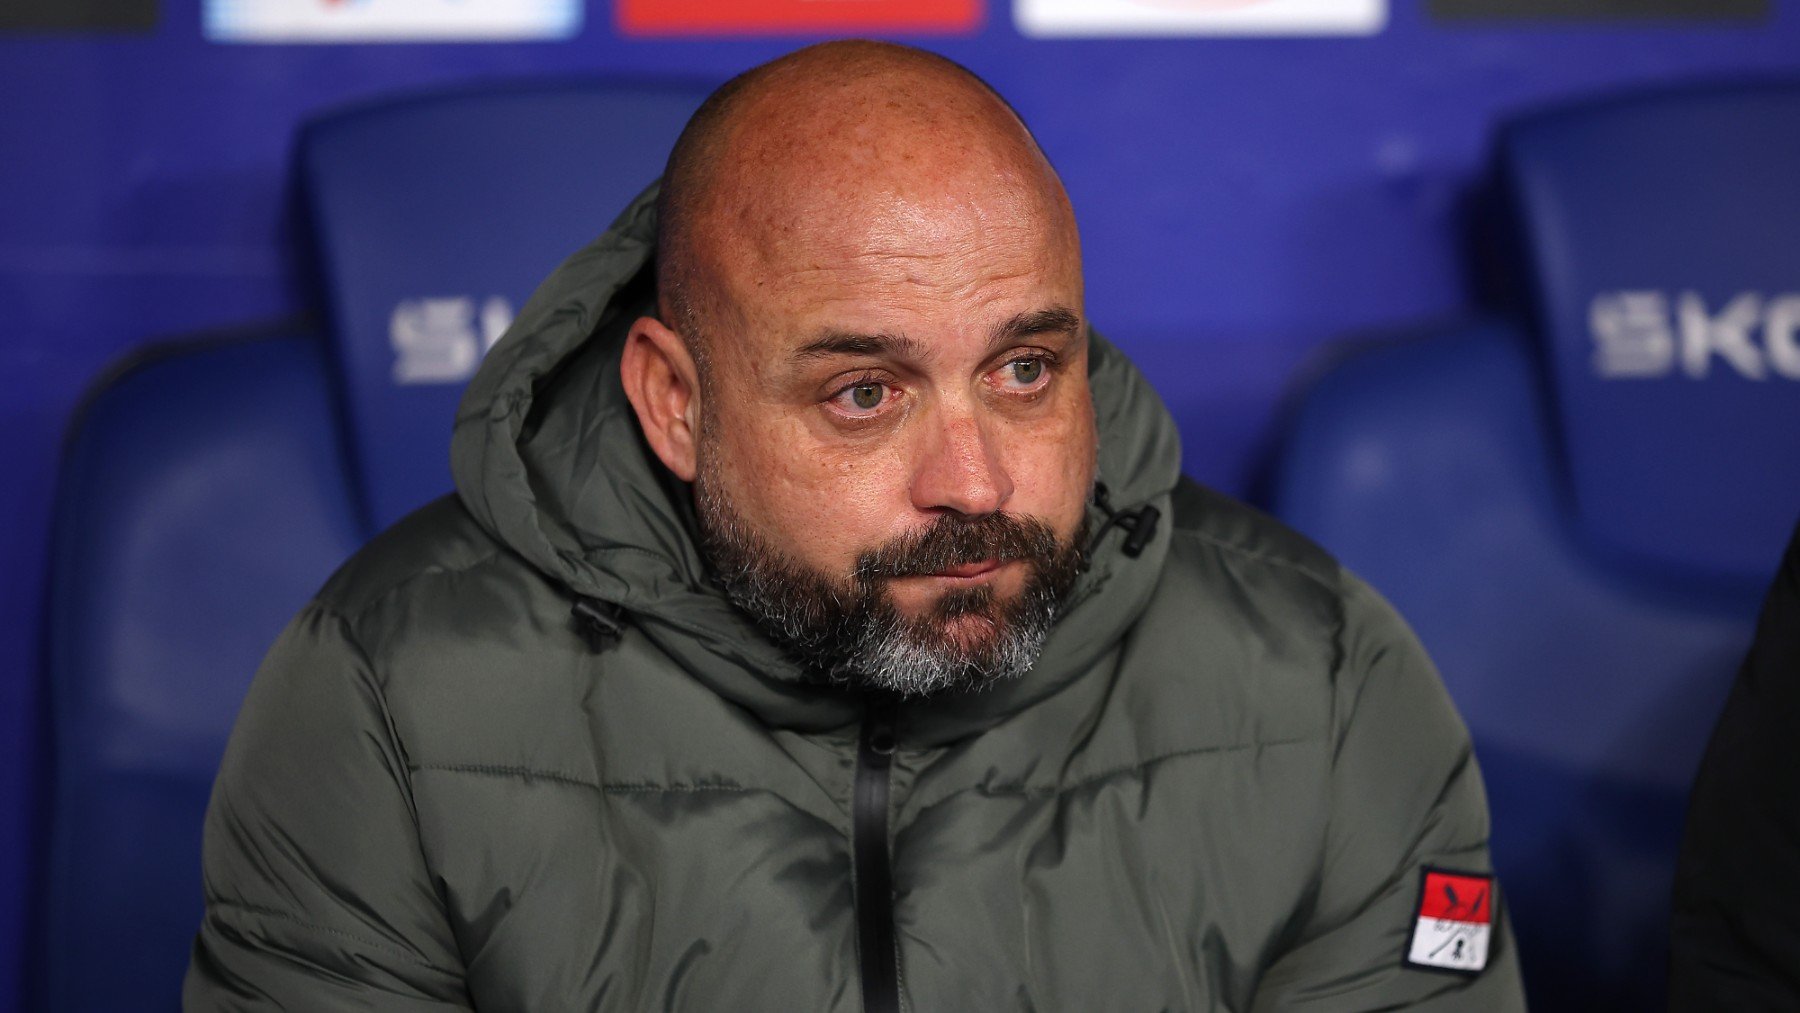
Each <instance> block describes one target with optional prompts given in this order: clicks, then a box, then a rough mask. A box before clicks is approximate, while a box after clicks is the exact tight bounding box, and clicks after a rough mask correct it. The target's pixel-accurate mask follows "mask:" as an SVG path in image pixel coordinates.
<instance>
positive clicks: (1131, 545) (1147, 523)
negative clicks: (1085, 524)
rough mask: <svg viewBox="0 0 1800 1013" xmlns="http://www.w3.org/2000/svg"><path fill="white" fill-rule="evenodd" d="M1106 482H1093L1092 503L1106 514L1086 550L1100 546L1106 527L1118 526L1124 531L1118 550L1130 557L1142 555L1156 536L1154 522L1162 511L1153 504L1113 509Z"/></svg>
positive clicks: (1158, 518) (1160, 517)
mask: <svg viewBox="0 0 1800 1013" xmlns="http://www.w3.org/2000/svg"><path fill="white" fill-rule="evenodd" d="M1108 496H1109V494H1108V492H1107V489H1106V483H1104V482H1095V483H1094V505H1095V506H1097V507H1099V508H1100V512H1101V513H1104V514H1105V515H1106V523H1104V524H1102V525H1100V530H1098V531H1096V532H1094V537H1093V539H1092V541H1091V542H1090V543H1089V546H1088V551H1089V552H1090V553H1091V552H1093V550H1094V549H1097V548H1099V547H1100V539H1101V538H1102V537H1104V536H1105V535H1106V532H1107V529H1109V528H1112V527H1113V526H1115V525H1116V526H1118V527H1119V528H1120V529H1122V530H1123V531H1124V532H1125V541H1123V542H1121V543H1120V544H1119V550H1120V551H1121V552H1123V553H1125V555H1126V556H1129V557H1130V558H1132V559H1136V558H1137V557H1139V556H1141V555H1143V552H1144V549H1145V548H1146V547H1148V546H1149V544H1150V539H1152V538H1155V537H1156V522H1157V521H1159V520H1161V519H1162V511H1161V510H1158V509H1156V508H1155V507H1153V506H1147V505H1146V506H1141V507H1138V508H1137V509H1136V510H1114V509H1113V508H1112V502H1111V500H1110V499H1109V498H1108Z"/></svg>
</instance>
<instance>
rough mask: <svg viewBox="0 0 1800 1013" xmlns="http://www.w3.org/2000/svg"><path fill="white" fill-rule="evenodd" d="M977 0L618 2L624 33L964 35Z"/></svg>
mask: <svg viewBox="0 0 1800 1013" xmlns="http://www.w3.org/2000/svg"><path fill="white" fill-rule="evenodd" d="M982 2H983V0H731V2H729V3H722V2H720V0H619V2H618V6H617V8H616V9H615V10H616V15H617V17H618V24H619V31H621V32H623V33H624V34H626V35H769V34H779V33H796V32H932V33H946V34H948V33H967V32H973V31H974V30H975V29H976V28H978V27H980V25H981V15H982Z"/></svg>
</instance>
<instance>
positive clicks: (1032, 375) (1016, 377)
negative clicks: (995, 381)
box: [1000, 355, 1045, 391]
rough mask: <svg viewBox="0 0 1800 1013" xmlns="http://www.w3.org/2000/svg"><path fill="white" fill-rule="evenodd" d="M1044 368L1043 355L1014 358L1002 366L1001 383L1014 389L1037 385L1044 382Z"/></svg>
mask: <svg viewBox="0 0 1800 1013" xmlns="http://www.w3.org/2000/svg"><path fill="white" fill-rule="evenodd" d="M1044 368H1045V363H1044V359H1043V357H1042V356H1037V355H1030V356H1024V357H1022V358H1018V359H1014V360H1012V361H1011V362H1009V363H1007V364H1006V365H1004V366H1001V367H1000V385H1001V386H1002V387H1005V388H1007V389H1009V390H1014V391H1020V390H1029V389H1031V388H1034V387H1037V386H1038V385H1039V384H1041V383H1042V382H1043V379H1044Z"/></svg>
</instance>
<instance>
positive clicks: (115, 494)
mask: <svg viewBox="0 0 1800 1013" xmlns="http://www.w3.org/2000/svg"><path fill="white" fill-rule="evenodd" d="M703 95H704V90H703V89H700V88H697V87H686V86H682V87H646V86H642V85H640V86H634V87H619V86H609V85H603V84H595V83H574V82H570V83H566V84H561V85H555V86H537V87H509V88H502V89H489V90H484V91H481V92H467V93H459V94H445V95H436V96H425V97H419V98H414V99H408V100H404V101H398V102H390V103H384V104H380V105H371V106H368V107H365V108H361V109H357V110H353V111H349V112H345V113H340V114H337V115H332V116H329V117H326V118H323V119H321V120H319V121H317V122H316V123H314V124H313V125H311V126H310V127H309V128H308V129H307V130H306V131H305V132H304V134H303V136H302V137H301V139H300V144H299V150H298V160H297V161H298V164H297V173H298V176H299V189H300V192H301V196H302V199H303V204H304V207H305V214H306V217H307V222H306V224H307V226H309V229H308V231H309V238H310V242H311V245H310V247H309V248H308V251H307V252H308V256H309V259H310V264H311V267H312V269H313V271H314V274H315V280H316V282H317V288H318V291H319V301H320V304H321V307H322V310H323V313H322V316H323V319H324V321H325V324H324V326H323V329H322V330H323V333H315V332H312V331H308V330H305V329H298V330H284V331H280V332H269V333H264V334H262V335H260V336H257V337H244V338H240V339H229V340H224V339H222V340H218V341H207V342H200V343H192V344H188V345H182V346H171V347H167V348H160V349H157V350H156V351H155V353H154V354H153V355H151V356H148V357H145V358H144V359H143V360H142V361H140V362H138V363H136V364H134V365H132V366H130V367H129V368H126V369H124V370H122V371H120V372H118V373H117V374H116V375H115V376H114V377H113V378H111V379H110V380H108V381H106V382H105V383H103V384H102V385H100V386H99V388H98V389H97V390H96V392H95V394H94V396H93V397H92V399H91V401H90V403H89V405H88V407H87V408H86V410H85V411H84V412H83V413H82V416H81V418H80V419H79V421H78V424H77V426H76V428H75V431H74V434H73V437H72V439H71V441H70V444H69V448H68V450H67V456H66V460H65V463H64V469H63V475H62V479H61V488H60V490H59V501H58V513H57V525H56V532H55V536H54V537H55V543H54V546H53V548H52V553H53V560H52V586H51V592H50V609H49V613H50V617H51V618H50V629H49V631H48V645H49V650H48V669H49V670H48V676H47V678H48V680H49V685H50V699H51V708H52V715H51V725H52V740H53V744H52V750H53V755H52V763H51V765H50V766H51V768H52V769H53V771H54V783H53V784H52V786H51V788H50V791H49V795H50V805H51V814H50V817H51V819H50V823H51V831H50V842H49V846H48V849H47V850H48V855H49V861H48V864H49V868H48V869H47V870H46V875H45V882H44V886H43V893H44V905H43V935H42V939H41V946H42V951H43V952H42V957H43V960H42V961H41V969H40V971H39V972H38V978H37V980H35V981H34V982H33V990H34V992H35V994H36V997H37V1002H36V1005H38V1006H39V1007H41V1008H43V1009H47V1010H57V1011H88V1010H94V1011H108V1013H112V1011H118V1010H141V1009H174V1008H176V1007H177V1006H178V1004H179V988H180V981H181V977H182V974H183V971H184V968H185V966H186V960H187V953H188V948H189V946H190V944H191V941H192V938H193V934H194V932H195V930H196V929H197V927H198V925H199V919H200V913H201V907H202V904H201V892H200V872H199V855H200V825H201V814H202V811H203V810H204V807H205V804H206V799H207V795H208V793H209V790H210V786H211V782H212V777H213V773H214V771H215V770H216V769H217V766H218V762H219V757H220V755H221V753H222V752H223V749H224V743H225V738H226V735H227V733H228V731H229V730H230V726H231V722H232V720H233V717H234V715H235V713H236V711H237V707H238V703H239V700H240V699H241V697H242V695H243V692H244V689H245V687H246V686H247V685H248V683H249V680H250V677H251V675H252V673H253V672H254V671H255V668H256V666H257V663H258V662H259V661H260V659H261V657H262V654H263V652H264V651H265V650H266V649H267V647H268V645H269V643H270V642H271V641H272V640H273V639H274V637H275V635H276V634H277V633H278V632H279V631H280V629H281V627H282V626H283V625H284V624H285V622H286V621H287V619H288V618H289V617H290V616H291V615H292V614H293V613H294V612H295V611H296V610H297V609H298V608H299V607H300V606H301V605H302V604H303V603H304V602H305V601H306V599H307V598H308V597H309V596H310V595H311V593H312V592H313V591H314V590H315V589H316V588H317V587H318V586H319V584H320V583H321V582H322V581H323V580H324V579H325V577H326V576H327V575H329V573H330V571H331V570H332V569H333V568H334V567H335V566H336V565H337V564H338V563H339V562H340V561H342V560H343V558H344V557H346V556H347V555H349V554H350V553H351V552H352V551H354V549H355V548H356V546H357V545H359V544H360V543H361V542H362V541H363V540H365V539H366V538H367V537H368V536H369V535H370V534H372V533H373V532H374V531H375V530H377V529H379V528H380V527H383V526H385V525H386V524H388V523H390V522H391V521H393V520H394V519H396V518H398V517H399V516H401V515H403V514H405V513H407V512H408V511H410V510H412V509H414V508H415V507H417V506H419V505H421V504H423V503H425V502H427V501H428V500H430V499H432V498H434V497H436V496H438V495H441V494H443V493H445V492H447V491H449V489H450V477H449V466H448V462H447V446H448V438H449V433H450V424H451V418H452V415H453V413H454V410H455V406H456V401H457V398H458V396H459V395H460V392H461V389H462V386H463V381H464V380H466V379H467V377H468V376H469V374H470V373H471V372H472V371H473V369H474V367H475V364H476V362H477V361H478V359H479V358H480V356H481V354H482V353H483V352H484V351H485V350H486V346H487V345H489V344H491V343H492V340H493V339H495V338H497V337H498V336H499V334H500V332H501V331H503V330H504V329H505V326H506V322H507V320H508V319H509V318H510V316H511V313H512V309H513V308H514V307H516V306H518V305H520V304H521V303H522V302H523V300H524V299H525V297H526V296H527V295H529V294H530V292H531V289H532V287H533V286H534V285H535V284H536V283H537V282H538V281H539V280H541V279H542V278H543V277H544V276H545V275H547V274H549V272H550V270H551V269H552V268H553V267H554V266H555V264H556V263H557V261H558V260H559V259H560V258H562V257H563V256H566V255H567V254H569V253H571V252H573V251H574V250H575V249H577V248H578V247H580V246H582V245H584V244H585V243H586V242H587V241H588V240H589V239H591V238H592V237H593V236H595V235H598V234H599V232H600V231H601V230H603V229H604V228H605V226H606V224H607V221H608V220H609V218H610V216H611V215H612V214H614V213H615V212H616V211H617V210H618V209H619V208H621V207H623V206H624V205H625V204H626V202H627V201H629V200H630V198H631V197H633V196H634V195H635V194H636V193H637V192H638V191H639V190H640V189H641V188H642V187H643V186H644V185H645V184H646V183H647V182H648V181H650V180H651V179H653V178H655V176H656V175H657V174H658V173H659V172H660V171H661V168H662V162H663V159H664V158H665V157H666V156H667V152H668V149H669V147H670V145H671V144H672V143H673V141H674V139H675V136H676V135H677V133H678V132H679V131H680V128H681V125H682V124H683V123H684V122H685V120H686V118H687V116H688V114H689V113H691V112H692V111H693V109H694V107H695V106H697V105H698V104H699V102H700V100H701V98H702V97H703Z"/></svg>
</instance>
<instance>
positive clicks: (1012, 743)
mask: <svg viewBox="0 0 1800 1013" xmlns="http://www.w3.org/2000/svg"><path fill="white" fill-rule="evenodd" d="M1179 456H1180V451H1179V447H1178V445H1177V440H1176V435H1175V429H1174V426H1173V425H1172V423H1171V421H1170V419H1169V416H1168V414H1167V412H1166V411H1165V410H1164V408H1163V407H1162V405H1161V403H1160V402H1159V401H1158V399H1157V397H1156V395H1155V394H1154V393H1153V391H1152V390H1151V388H1150V386H1149V385H1148V384H1147V383H1146V382H1145V380H1144V378H1143V377H1142V376H1140V375H1139V374H1138V373H1137V371H1136V370H1135V369H1134V368H1133V367H1132V366H1131V364H1130V363H1129V362H1127V361H1126V360H1125V359H1124V358H1123V357H1122V356H1121V355H1120V354H1119V353H1118V352H1117V351H1116V350H1114V349H1113V348H1111V347H1110V346H1108V345H1107V344H1105V343H1104V342H1103V341H1102V340H1101V339H1100V338H1099V337H1098V336H1097V335H1096V334H1095V333H1094V332H1093V330H1092V329H1091V328H1090V326H1089V324H1088V321H1087V318H1086V315H1085V311H1084V306H1083V292H1082V273H1081V253H1080V247H1079V241H1078V238H1077V233H1076V226H1075V217H1074V214H1073V212H1072V210H1071V208H1070V205H1069V200H1068V197H1067V195H1066V194H1065V193H1064V192H1063V188H1062V186H1061V184H1060V182H1059V181H1058V180H1057V177H1056V174H1055V172H1054V171H1053V170H1052V169H1051V167H1050V165H1049V163H1048V162H1047V161H1046V160H1045V158H1044V155H1043V153H1042V152H1041V151H1040V150H1039V149H1038V147H1037V144H1036V143H1035V142H1034V141H1033V139H1032V137H1031V135H1030V134H1029V133H1028V132H1027V131H1026V129H1025V127H1024V126H1023V125H1022V124H1021V123H1020V122H1019V120H1018V118H1017V117H1016V116H1015V115H1014V114H1013V112H1012V110H1010V109H1009V108H1008V107H1007V105H1006V104H1005V103H1004V102H1003V101H1002V100H1001V99H1000V98H999V97H998V96H997V95H995V94H994V93H993V92H992V91H991V90H990V89H988V88H987V87H986V86H985V85H983V84H982V83H981V82H980V81H979V80H977V79H976V78H974V77H973V76H972V75H970V74H969V73H968V72H967V71H965V70H963V69H961V68H959V67H957V66H955V65H954V64H951V63H948V62H947V61H944V60H942V59H939V58H937V57H933V56H929V55H927V54H924V53H921V52H919V51H916V50H911V49H906V48H902V47H897V46H889V45H880V44H874V43H836V44H829V45H824V46H818V47H814V48H810V49H805V50H802V51H800V52H798V53H795V54H791V55H790V56H787V57H785V58H783V59H781V60H777V61H775V62H774V63H771V64H768V65H765V66H763V67H759V68H757V69H755V70H752V71H750V72H748V73H746V74H745V75H743V76H741V77H739V78H737V79H735V80H734V81H732V82H730V83H729V84H727V85H726V86H725V87H723V88H722V89H720V90H719V91H718V92H717V93H715V94H714V95H713V97H712V98H711V99H709V100H708V101H707V103H706V104H705V105H704V106H703V107H702V108H701V109H700V111H699V112H698V113H696V114H695V116H694V119H693V121H692V122H691V123H690V124H689V126H688V128H687V130H686V132H685V133H684V134H683V136H682V138H681V140H680V141H679V143H678V144H677V146H676V149H675V151H674V153H673V154H672V155H671V157H670V161H669V166H668V169H667V172H666V173H665V175H664V182H663V185H662V188H661V189H660V191H658V190H656V189H653V190H652V191H651V192H650V193H647V194H646V195H645V196H644V197H642V198H640V199H639V200H638V201H637V202H636V203H634V204H633V205H632V206H631V207H629V208H627V209H626V211H625V212H624V214H623V215H621V216H620V218H619V220H618V221H617V222H616V223H615V224H614V226H613V227H612V229H611V231H609V232H607V233H606V235H604V236H603V237H601V238H600V239H599V240H598V241H596V242H595V243H594V244H592V245H591V246H589V247H588V248H587V249H585V250H583V251H581V252H579V253H577V254H576V255H575V256H573V257H572V258H570V260H569V261H568V262H567V263H565V264H564V265H563V266H562V267H561V268H560V269H559V270H558V271H557V273H556V274H555V275H553V276H552V277H551V278H550V279H549V280H548V281H547V282H545V284H544V285H543V287H542V288H541V289H540V290H539V291H538V293H537V295H536V296H535V297H534V298H533V299H532V301H531V302H530V304H528V305H527V306H526V308H525V310H524V312H523V313H522V314H521V316H520V318H519V320H518V322H517V323H515V324H514V326H513V328H512V329H511V330H510V331H509V332H508V334H507V336H506V338H505V339H504V340H503V341H502V342H501V343H500V344H499V345H498V346H497V347H496V348H495V349H494V351H493V352H492V353H491V354H490V355H489V357H488V359H487V361H486V362H485V363H484V364H483V366H482V369H481V372H480V374H479V375H478V376H477V377H476V379H475V380H474V382H473V383H472V384H471V386H470V389H469V392H468V394H467V397H466V399H465V402H464V406H463V410H462V412H461V413H460V417H459V421H458V424H457V429H456V432H455V436H454V439H453V441H452V457H453V461H454V466H455V472H456V479H457V495H456V496H454V497H449V498H446V499H444V500H442V501H440V502H438V503H436V504H434V505H432V506H429V507H427V508H426V509H424V510H423V511H421V512H419V513H418V514H416V515H414V516H412V517H410V518H408V519H407V520H405V521H402V522H401V523H400V524H399V525H397V526H396V527H395V528H393V529H392V530H390V531H388V532H387V533H385V534H383V535H382V536H380V537H379V538H377V539H376V540H375V541H374V542H373V543H372V544H371V545H369V546H368V547H367V548H366V549H364V550H363V551H362V552H361V553H359V554H358V555H357V556H356V558H354V559H353V560H351V561H350V562H349V563H348V564H347V565H346V566H345V567H344V568H343V569H342V570H341V571H340V572H339V573H338V574H337V575H336V576H334V577H333V578H332V579H331V581H330V582H329V583H328V584H327V585H326V587H325V588H324V589H323V590H322V591H321V592H320V593H319V595H318V596H317V598H316V599H315V600H314V601H313V602H312V603H311V604H310V605H309V606H308V607H307V608H306V609H305V611H303V612H302V614H301V615H300V616H299V617H298V618H297V619H296V620H295V621H294V623H293V624H292V625H291V626H290V627H289V629H288V630H287V631H286V632H285V633H284V634H283V636H282V638H281V639H280V641H279V642H278V643H277V644H276V645H275V647H274V649H273V650H272V651H271V653H270V655H269V657H268V660H267V661H266V662H265V663H264V666H263V668H262V670H261V671H260V672H259V673H258V675H257V678H256V682H255V685H254V687H253V688H252V690H251V693H250V696H249V698H248V700H247V701H246V703H245V705H244V710H243V713H242V715H241V717H240V718H239V722H238V727H237V730H236V732H235V733H234V735H233V738H232V743H231V746H230V749H229V751H228V754H227V757H226V760H225V763H224V767H223V769H222V770H221V772H220V775H219V780H218V784H217V787H216V789H215V792H214V796H213V802H212V807H211V809H210V811H209V814H208V819H207V829H206V891H207V914H206V918H205V921H204V923H203V925H202V927H201V930H200V936H199V939H198V941H197V943H196V945H195V948H194V955H193V963H192V966H191V969H190V972H189V976H188V981H187V989H186V1003H187V1006H188V1008H190V1009H195V1010H211V1009H232V1010H243V1009H255V1010H262V1009H270V1010H273V1009H305V1010H352V1009H354V1010H369V1009H380V1010H466V1009H483V1010H561V1009H580V1010H620V1011H626V1010H630V1011H641V1010H651V1009H657V1010H676V1009H681V1010H733V1011H739V1010H746V1011H748V1010H770V1011H777V1010H779V1011H793V1010H808V1011H813V1010H820V1011H827V1010H829V1011H839V1010H843V1011H849V1010H865V1011H871V1013H893V1011H899V1010H1000V1009H1007V1010H1071V1011H1082V1013H1089V1011H1098V1010H1129V1011H1152V1010H1215V1009H1219V1010H1223V1009H1230V1010H1276V1009H1306V1010H1362V1009H1376V1008H1380V1009H1395V1008H1421V1009H1441V1010H1459V1011H1467V1010H1512V1009H1519V1008H1522V1000H1521V998H1520V987H1519V979H1518V969H1517V963H1516V958H1515V956H1514V953H1513V945H1512V941H1511V937H1510V934H1509V932H1508V929H1507V926H1506V924H1505V921H1504V908H1503V905H1502V904H1501V895H1500V893H1499V890H1498V887H1497V885H1496V883H1495V881H1494V878H1493V876H1492V873H1491V869H1490V866H1489V862H1488V854H1487V835H1488V825H1487V813H1486V805H1485V801H1484V798H1483V795H1482V787H1481V780H1480V775H1479V772H1478V771H1477V769H1476V766H1475V763H1474V760H1473V757H1472V755H1471V753H1470V746H1469V740H1468V736H1467V733H1466V732H1465V730H1464V728H1463V726H1462V724H1461V722H1460V721H1459V720H1458V718H1457V715H1456V713H1455V711H1454V709H1453V708H1452V707H1451V705H1450V702H1449V700H1448V699H1447V697H1446V696H1445V693H1444V691H1443V688H1442V686H1441V685H1440V683H1439V681H1438V678H1437V676H1436V674H1435V672H1434V671H1433V670H1432V668H1431V665H1430V663H1429V661H1428V660H1427V659H1426V658H1425V656H1424V654H1423V652H1422V651H1421V650H1420V648H1419V646H1418V644H1417V643H1416V642H1415V641H1414V640H1413V638H1412V636H1411V635H1410V634H1409V633H1408V632H1407V630H1406V628H1405V626H1404V625H1403V624H1402V623H1401V622H1400V621H1399V619H1398V618H1397V617H1395V616H1394V614H1393V613H1392V611H1391V610H1390V609H1389V608H1388V606H1387V605H1386V604H1385V603H1384V602H1382V600H1381V599H1380V598H1379V597H1378V596H1377V595H1376V594H1375V593H1374V592H1372V591H1371V590H1369V589H1368V588H1367V587H1366V586H1365V585H1363V584H1362V583H1360V582H1359V581H1357V580H1356V578H1354V577H1353V576H1351V575H1349V574H1347V573H1345V572H1344V571H1343V570H1342V569H1341V568H1339V567H1338V566H1337V565H1336V564H1335V563H1334V562H1333V561H1332V560H1331V559H1330V558H1329V557H1328V556H1326V555H1325V554H1324V553H1323V552H1321V551H1320V550H1319V549H1318V548H1316V547H1314V546H1312V545H1310V544H1309V543H1307V542H1306V541H1305V540H1304V539H1302V538H1300V537H1299V536H1297V535H1295V534H1294V533H1292V532H1290V531H1288V530H1286V529H1285V528H1282V527H1281V526H1280V525H1279V524H1277V523H1275V522H1274V521H1272V520H1270V519H1268V518H1266V517H1263V516H1261V515H1259V514H1257V513H1255V512H1253V511H1251V510H1249V509H1247V508H1245V507H1243V506H1241V505H1239V504H1237V503H1234V502H1232V501H1230V500H1228V499H1226V498H1224V497H1222V496H1219V495H1217V494H1214V493H1211V492H1207V491H1205V490H1203V489H1201V488H1200V487H1198V486H1196V485H1194V484H1192V483H1191V482H1187V481H1186V480H1184V479H1182V478H1181V476H1180V473H1179Z"/></svg>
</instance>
